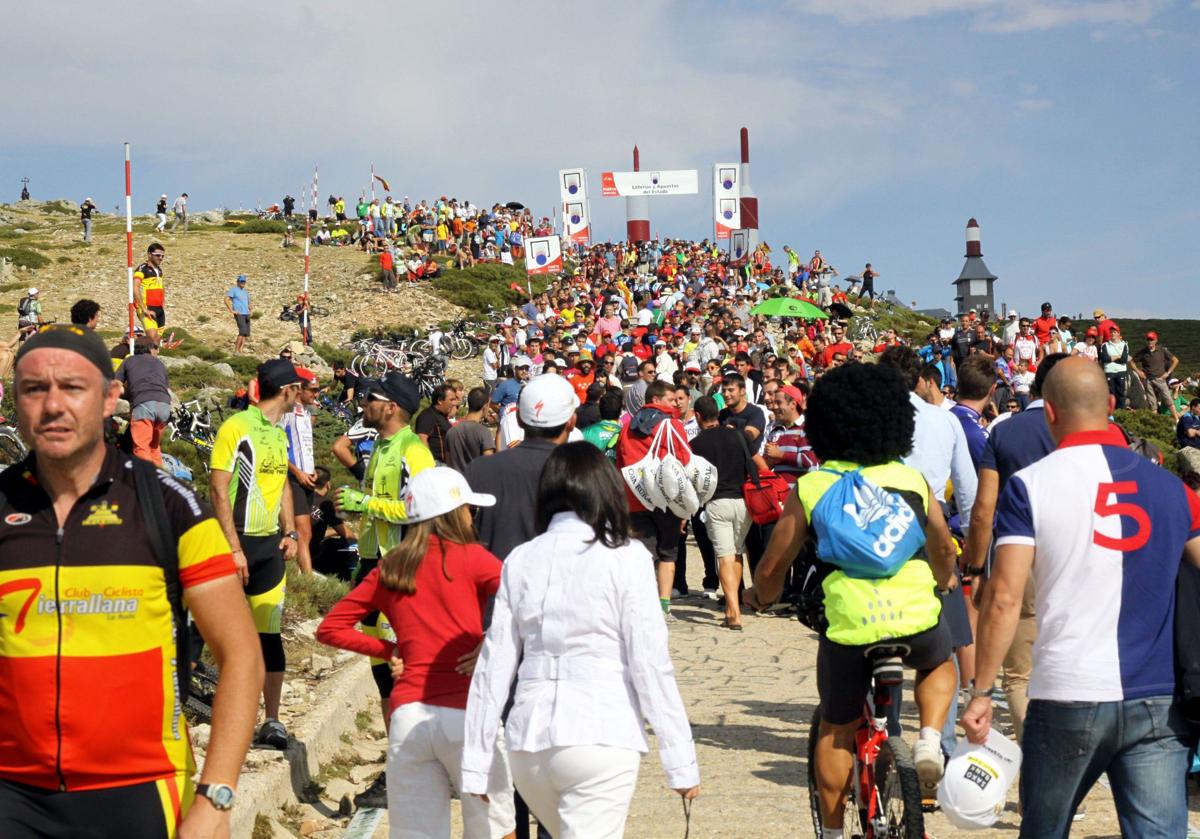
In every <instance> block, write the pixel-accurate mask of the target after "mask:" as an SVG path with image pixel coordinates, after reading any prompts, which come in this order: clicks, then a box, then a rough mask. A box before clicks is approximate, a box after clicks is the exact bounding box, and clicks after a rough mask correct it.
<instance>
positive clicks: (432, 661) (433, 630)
mask: <svg viewBox="0 0 1200 839" xmlns="http://www.w3.org/2000/svg"><path fill="white" fill-rule="evenodd" d="M403 500H404V506H405V510H406V512H407V516H408V518H407V521H408V529H407V532H406V533H405V536H404V541H402V542H401V543H400V544H399V545H398V546H396V547H395V548H393V549H392V550H390V551H388V553H387V554H385V555H384V557H383V559H382V560H381V561H380V563H379V567H378V568H376V569H375V570H373V571H371V573H370V574H368V575H367V576H366V577H365V578H364V579H363V581H362V583H360V584H359V586H358V587H357V588H355V589H354V590H353V591H351V592H350V593H349V594H347V595H346V596H345V597H343V598H342V599H341V600H340V601H339V602H338V603H337V605H335V606H334V607H333V608H332V609H331V610H330V611H329V614H328V615H326V617H325V619H324V620H323V621H321V626H320V627H319V628H318V629H317V640H318V641H320V642H322V643H324V644H328V645H330V646H331V647H338V648H340V649H343V650H351V651H352V652H357V653H362V654H363V655H368V656H372V657H375V658H383V659H389V660H391V662H392V672H393V673H394V674H395V676H396V684H395V686H394V687H393V688H392V694H391V701H390V706H389V709H388V711H389V713H390V714H391V725H390V726H389V732H388V754H387V797H388V819H389V822H390V824H391V835H392V836H393V837H395V836H428V837H439V839H440V837H446V839H449V836H450V797H451V791H452V788H453V789H457V787H458V785H459V779H460V777H461V775H462V765H461V764H462V749H463V721H464V718H465V709H466V707H467V691H468V689H469V688H470V685H471V673H472V671H473V670H474V666H475V656H476V655H477V654H478V651H479V646H480V644H482V642H483V610H484V606H485V605H486V604H487V601H488V599H489V598H491V597H492V596H493V595H494V594H495V593H496V589H497V588H498V587H499V585H500V560H498V559H497V558H496V557H495V556H493V555H492V554H491V553H489V552H488V551H487V550H486V549H485V548H483V547H482V546H480V545H478V544H476V542H475V530H474V527H473V525H472V523H471V512H470V508H469V507H468V506H467V505H475V506H481V507H490V506H492V505H493V504H495V503H496V498H495V496H493V495H484V494H480V493H474V492H471V487H470V486H469V485H468V484H467V479H466V478H464V477H463V476H462V475H461V474H459V473H458V472H456V471H455V470H453V469H450V468H449V467H445V466H438V467H435V468H433V469H426V470H424V471H423V472H420V473H418V474H417V475H415V476H413V478H412V479H411V480H410V481H409V483H408V487H407V489H406V490H405V493H404V499H403ZM375 611H379V612H382V613H383V614H384V615H386V616H387V619H388V621H389V622H390V623H391V625H392V629H393V630H394V631H395V633H396V640H395V642H392V641H387V640H384V639H382V638H374V637H372V636H369V635H367V634H366V633H364V632H362V631H360V630H358V629H356V628H355V625H356V624H358V623H359V622H360V621H361V620H362V619H363V618H364V617H366V616H367V615H369V614H370V613H372V612H375ZM496 754H497V758H496V761H495V763H494V764H493V768H492V775H491V781H492V785H491V786H492V788H489V790H488V793H489V799H490V803H488V802H485V801H483V800H482V799H480V798H477V797H476V796H470V795H467V796H462V811H463V835H464V837H465V839H489V837H490V836H492V835H506V834H508V833H510V832H512V830H513V829H514V827H515V824H516V823H515V821H514V818H513V806H512V783H511V781H510V780H509V777H508V766H507V762H506V759H505V757H504V755H503V750H502V749H497V750H496Z"/></svg>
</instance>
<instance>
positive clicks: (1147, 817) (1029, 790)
mask: <svg viewBox="0 0 1200 839" xmlns="http://www.w3.org/2000/svg"><path fill="white" fill-rule="evenodd" d="M1186 738H1187V723H1185V722H1184V720H1183V716H1182V714H1181V713H1180V711H1179V706H1178V703H1176V702H1175V701H1174V699H1173V698H1172V697H1170V696H1153V697H1147V698H1145V699H1130V700H1126V701H1124V702H1051V701H1048V700H1044V699H1034V700H1031V701H1030V703H1029V713H1028V715H1027V716H1026V717H1025V734H1024V738H1023V740H1022V742H1021V747H1022V750H1023V751H1024V760H1023V763H1022V765H1021V804H1022V807H1023V808H1024V815H1023V817H1022V819H1021V839H1055V837H1064V839H1065V837H1067V836H1068V835H1069V834H1070V832H1071V817H1072V816H1073V815H1074V813H1075V810H1076V808H1077V807H1078V806H1079V804H1080V802H1081V801H1083V798H1084V796H1085V795H1087V793H1088V790H1090V789H1091V788H1092V784H1094V783H1095V782H1096V780H1097V779H1098V778H1099V777H1100V776H1101V775H1103V774H1104V773H1105V772H1107V773H1108V778H1109V781H1110V782H1111V783H1112V793H1113V799H1114V801H1115V803H1116V805H1117V819H1118V820H1119V821H1120V824H1121V835H1122V836H1125V837H1137V839H1178V837H1182V836H1186V835H1187V830H1188V825H1187V786H1186V783H1187V770H1188V747H1187V742H1186Z"/></svg>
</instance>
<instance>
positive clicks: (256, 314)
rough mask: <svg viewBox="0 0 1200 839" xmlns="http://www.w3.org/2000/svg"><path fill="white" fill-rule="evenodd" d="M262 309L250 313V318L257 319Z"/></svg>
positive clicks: (260, 315)
mask: <svg viewBox="0 0 1200 839" xmlns="http://www.w3.org/2000/svg"><path fill="white" fill-rule="evenodd" d="M262 314H263V313H262V309H258V310H256V311H253V312H251V313H250V320H258V319H259V318H261V317H262Z"/></svg>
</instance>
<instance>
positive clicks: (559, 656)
mask: <svg viewBox="0 0 1200 839" xmlns="http://www.w3.org/2000/svg"><path fill="white" fill-rule="evenodd" d="M537 525H538V530H539V531H540V532H541V535H540V536H538V537H536V538H535V539H533V540H531V541H529V542H526V543H525V544H523V545H520V546H518V547H517V548H516V549H514V550H513V551H512V553H510V554H509V555H508V558H507V559H506V560H505V562H504V570H503V572H502V574H501V579H500V589H499V591H498V592H497V593H496V606H495V612H494V614H493V617H492V624H491V627H490V628H489V629H488V632H487V636H486V638H485V640H484V644H483V650H482V651H481V653H480V657H479V662H478V664H477V666H476V668H475V675H474V677H473V678H472V680H471V689H470V693H469V694H468V698H467V719H466V742H465V748H464V751H463V764H462V767H463V784H462V790H463V792H465V793H475V794H477V795H483V794H485V793H486V792H487V781H488V771H489V770H490V768H491V765H492V750H493V747H494V744H495V742H496V731H497V728H498V727H499V725H500V716H501V713H502V711H503V709H504V706H505V704H506V703H507V701H508V698H509V688H510V686H511V685H512V682H513V676H514V675H515V676H516V677H517V686H516V693H515V697H514V702H513V707H512V710H511V712H510V713H509V716H508V720H507V722H506V723H505V735H506V738H507V741H508V750H509V760H510V763H511V766H512V775H513V780H514V781H515V783H516V787H517V790H518V791H519V792H520V793H521V795H522V796H523V797H524V799H525V801H526V802H528V804H529V809H530V810H531V811H532V812H533V813H534V815H536V816H537V818H538V821H539V822H541V824H542V825H543V826H545V827H546V829H547V830H549V831H550V834H551V836H553V837H555V839H580V838H581V837H587V839H607V837H620V836H622V835H623V833H624V829H625V818H626V816H627V814H628V812H629V802H630V800H631V799H632V798H633V790H634V786H635V784H636V783H637V772H638V764H639V762H640V759H641V755H642V754H643V753H645V752H646V751H647V750H648V744H647V742H646V736H645V733H644V725H643V720H645V721H649V723H650V725H651V727H652V728H653V729H654V733H655V735H656V736H657V737H658V743H659V754H660V757H661V759H662V763H663V768H664V769H665V770H666V773H667V783H668V785H669V786H670V787H671V788H672V789H674V790H675V791H676V792H677V793H679V794H680V795H681V796H682V797H683V798H684V799H688V800H690V799H692V798H695V797H696V795H697V794H698V793H699V790H700V787H699V784H700V769H699V767H698V765H697V764H696V751H695V747H694V745H693V743H692V733H691V728H690V726H689V725H688V720H687V714H686V712H685V711H684V708H683V701H682V700H681V699H680V697H679V689H678V687H677V686H676V684H675V672H674V667H673V666H672V664H671V658H670V654H669V652H668V649H667V630H666V625H665V623H664V622H663V619H662V608H661V606H660V605H659V602H658V586H657V583H656V582H655V577H654V562H653V560H652V559H651V557H650V554H649V552H648V551H646V549H645V548H644V547H642V546H641V545H640V544H639V543H638V542H636V541H630V539H629V536H628V530H629V515H628V512H627V508H626V501H625V493H624V490H623V487H622V485H621V479H620V476H619V475H618V473H617V470H616V469H615V468H614V467H613V466H612V465H611V464H610V463H609V461H608V460H607V459H606V458H605V457H604V455H603V454H601V453H600V451H599V450H598V449H596V448H595V447H594V446H592V445H591V444H589V443H568V444H565V445H562V446H558V447H557V448H556V449H555V450H554V453H553V454H551V455H550V458H549V460H547V462H546V466H545V468H544V469H543V471H542V477H541V482H540V484H539V486H538V501H537Z"/></svg>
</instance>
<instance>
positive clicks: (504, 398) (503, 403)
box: [492, 379, 521, 408]
mask: <svg viewBox="0 0 1200 839" xmlns="http://www.w3.org/2000/svg"><path fill="white" fill-rule="evenodd" d="M520 396H521V383H520V382H518V381H517V380H516V379H505V380H504V381H502V382H501V383H500V384H499V385H498V386H497V387H496V389H495V390H494V391H492V401H493V402H495V403H496V404H497V405H499V406H500V407H501V408H506V407H508V406H509V405H514V404H516V402H517V399H518V398H519V397H520Z"/></svg>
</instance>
